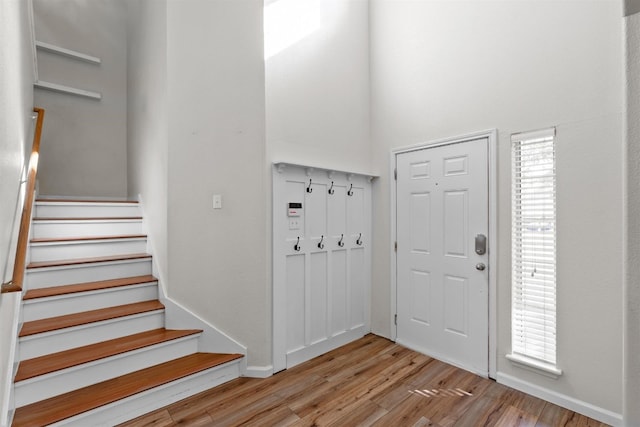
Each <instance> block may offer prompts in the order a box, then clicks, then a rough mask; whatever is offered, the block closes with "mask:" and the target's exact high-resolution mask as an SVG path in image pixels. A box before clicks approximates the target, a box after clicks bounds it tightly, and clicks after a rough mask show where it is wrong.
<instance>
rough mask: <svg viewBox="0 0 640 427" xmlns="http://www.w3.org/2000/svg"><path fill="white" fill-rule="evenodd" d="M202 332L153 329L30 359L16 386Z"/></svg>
mask: <svg viewBox="0 0 640 427" xmlns="http://www.w3.org/2000/svg"><path fill="white" fill-rule="evenodd" d="M200 332H202V331H201V330H199V329H198V330H196V329H184V330H173V329H154V330H149V331H145V332H141V333H138V334H134V335H127V336H125V337H121V338H116V339H112V340H108V341H102V342H99V343H96V344H91V345H86V346H83V347H77V348H72V349H70V350H65V351H61V352H58V353H51V354H47V355H45V356H40V357H36V358H33V359H27V360H23V361H22V362H20V365H19V367H18V372H17V373H16V377H15V380H14V381H15V382H19V381H24V380H27V379H29V378H34V377H37V376H39V375H45V374H48V373H51V372H56V371H60V370H62V369H66V368H70V367H73V366H78V365H82V364H84V363H89V362H93V361H96V360H99V359H104V358H106V357H111V356H116V355H119V354H122V353H126V352H128V351H133V350H138V349H141V348H144V347H148V346H152V345H156V344H160V343H163V342H168V341H172V340H175V339H178V338H184V337H187V336H189V335H195V334H198V333H200Z"/></svg>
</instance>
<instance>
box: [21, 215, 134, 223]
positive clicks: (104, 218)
mask: <svg viewBox="0 0 640 427" xmlns="http://www.w3.org/2000/svg"><path fill="white" fill-rule="evenodd" d="M127 220H134V221H140V220H142V217H141V216H86V217H84V216H83V217H80V216H77V217H76V216H70V217H55V216H52V217H38V218H33V221H34V222H37V221H127Z"/></svg>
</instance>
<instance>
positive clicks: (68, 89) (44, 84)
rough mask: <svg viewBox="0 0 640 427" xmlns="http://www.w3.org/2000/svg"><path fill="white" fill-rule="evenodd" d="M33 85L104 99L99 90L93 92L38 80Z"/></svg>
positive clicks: (53, 90) (54, 90)
mask: <svg viewBox="0 0 640 427" xmlns="http://www.w3.org/2000/svg"><path fill="white" fill-rule="evenodd" d="M33 85H34V86H35V87H37V88H40V89H45V90H50V91H52V92H59V93H67V94H69V95H76V96H82V97H85V98H90V99H102V94H101V93H99V92H92V91H90V90H84V89H77V88H75V87H71V86H65V85H60V84H57V83H50V82H45V81H42V80H38V81H36V82H35V83H33Z"/></svg>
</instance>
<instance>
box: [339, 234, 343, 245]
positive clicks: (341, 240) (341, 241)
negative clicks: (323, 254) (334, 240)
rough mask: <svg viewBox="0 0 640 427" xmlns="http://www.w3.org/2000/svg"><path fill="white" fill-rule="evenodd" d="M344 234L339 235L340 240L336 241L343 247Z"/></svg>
mask: <svg viewBox="0 0 640 427" xmlns="http://www.w3.org/2000/svg"><path fill="white" fill-rule="evenodd" d="M343 240H344V234H341V235H340V240H339V241H338V246H340V247H343V246H344V242H343Z"/></svg>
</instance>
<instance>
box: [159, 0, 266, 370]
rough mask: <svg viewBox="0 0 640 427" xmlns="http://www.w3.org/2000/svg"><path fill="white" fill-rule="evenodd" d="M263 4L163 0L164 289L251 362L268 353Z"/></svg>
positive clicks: (260, 361)
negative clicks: (218, 200) (216, 206)
mask: <svg viewBox="0 0 640 427" xmlns="http://www.w3.org/2000/svg"><path fill="white" fill-rule="evenodd" d="M262 11H263V2H262V1H260V0H241V1H209V0H182V1H179V0H170V1H168V8H167V63H168V68H167V87H168V106H169V107H168V117H169V122H168V125H169V134H168V135H169V139H168V140H169V151H168V172H169V175H168V200H167V203H168V222H167V227H168V233H169V234H168V241H167V244H168V259H169V266H168V274H169V282H168V283H169V289H168V291H169V296H170V297H172V298H174V299H175V300H176V301H178V302H180V303H181V304H183V305H184V306H185V307H187V308H189V309H190V310H192V311H193V312H195V313H196V314H198V315H200V316H201V317H202V318H203V319H205V320H206V321H208V322H210V323H211V324H213V325H215V326H216V327H217V328H219V329H220V330H221V331H223V332H225V333H227V334H228V335H230V336H231V337H233V338H234V339H236V340H237V341H239V342H240V343H241V344H243V345H244V346H246V347H247V348H248V364H249V366H253V365H259V366H268V365H269V363H270V361H271V348H270V347H271V346H270V342H271V336H270V331H271V318H270V316H269V314H270V305H271V293H270V287H269V277H270V276H269V274H268V271H269V270H268V265H267V263H268V262H270V261H268V255H267V234H268V233H269V230H270V228H269V229H268V228H267V227H266V200H267V197H266V191H267V185H266V183H265V179H264V178H265V172H264V171H265V163H266V159H265V124H264V122H265V103H264V60H263V32H262ZM213 194H221V195H222V209H220V210H213V206H212V195H213Z"/></svg>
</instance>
